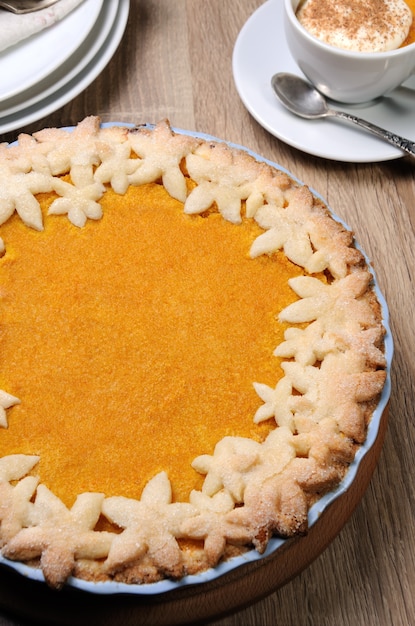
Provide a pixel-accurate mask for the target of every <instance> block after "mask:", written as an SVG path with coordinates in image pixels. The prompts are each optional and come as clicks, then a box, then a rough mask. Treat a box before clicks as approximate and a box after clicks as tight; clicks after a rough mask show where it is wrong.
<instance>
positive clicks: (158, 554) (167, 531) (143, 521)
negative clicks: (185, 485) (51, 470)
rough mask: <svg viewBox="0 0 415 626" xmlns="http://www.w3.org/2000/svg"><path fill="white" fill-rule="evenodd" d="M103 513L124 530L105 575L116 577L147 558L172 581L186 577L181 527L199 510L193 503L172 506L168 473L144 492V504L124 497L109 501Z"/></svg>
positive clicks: (113, 548)
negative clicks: (180, 538)
mask: <svg viewBox="0 0 415 626" xmlns="http://www.w3.org/2000/svg"><path fill="white" fill-rule="evenodd" d="M102 511H103V513H104V515H105V516H106V517H107V518H108V519H109V520H110V521H111V522H112V523H113V524H116V525H117V526H119V527H120V528H123V529H124V530H123V531H122V532H121V533H120V534H118V535H115V538H114V541H113V542H112V545H111V549H110V551H109V554H108V558H107V559H106V561H105V563H104V568H105V571H106V572H108V573H109V574H115V573H116V572H117V571H119V570H122V569H124V568H125V567H126V566H128V565H131V564H133V563H137V562H139V561H140V559H142V558H143V557H144V556H146V555H147V554H148V555H149V556H150V557H151V558H152V560H153V562H154V564H155V566H156V567H157V569H158V570H159V571H160V572H162V573H163V574H164V575H166V576H169V577H171V578H174V579H175V578H180V577H181V576H183V575H184V573H185V572H184V563H183V557H182V553H181V550H180V547H179V545H178V543H177V538H179V537H181V536H182V531H181V525H182V523H183V521H184V520H185V519H186V518H188V517H189V516H192V515H195V514H196V513H197V509H195V508H194V507H193V506H192V505H191V504H189V503H182V502H172V493H171V485H170V481H169V479H168V477H167V474H166V473H165V472H160V473H159V474H157V475H156V476H154V477H153V478H152V479H151V480H150V481H149V482H148V483H147V485H146V487H145V488H144V490H143V493H142V496H141V499H140V500H133V499H131V498H125V497H123V496H114V497H110V498H106V499H105V501H104V503H103V507H102Z"/></svg>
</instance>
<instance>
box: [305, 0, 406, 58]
mask: <svg viewBox="0 0 415 626" xmlns="http://www.w3.org/2000/svg"><path fill="white" fill-rule="evenodd" d="M297 18H298V20H299V21H300V23H301V24H302V25H303V26H304V28H305V29H306V30H307V31H308V32H309V33H310V34H312V35H314V37H317V38H318V39H320V40H322V41H324V42H325V43H328V44H330V45H332V46H335V47H337V48H343V49H345V50H352V51H354V52H385V51H387V50H395V49H397V48H399V47H400V46H401V45H402V44H403V42H404V41H405V39H406V37H407V36H408V33H409V29H410V27H411V24H412V20H413V16H412V12H411V9H410V8H409V6H408V5H407V4H406V2H404V0H304V1H303V2H301V3H300V5H299V8H298V10H297Z"/></svg>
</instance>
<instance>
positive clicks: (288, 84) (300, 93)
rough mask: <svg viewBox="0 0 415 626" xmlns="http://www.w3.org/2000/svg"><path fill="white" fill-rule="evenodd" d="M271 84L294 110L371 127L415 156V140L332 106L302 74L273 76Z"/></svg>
mask: <svg viewBox="0 0 415 626" xmlns="http://www.w3.org/2000/svg"><path fill="white" fill-rule="evenodd" d="M271 85H272V88H273V89H274V91H275V93H276V95H277V97H278V99H279V100H280V102H281V103H282V104H283V105H284V106H285V107H286V108H287V109H288V110H289V111H291V113H295V114H296V115H299V116H300V117H304V118H306V119H309V120H312V119H318V118H320V117H338V118H340V119H343V120H346V121H348V122H353V123H354V124H357V125H358V126H361V127H362V128H365V129H366V130H369V131H370V132H371V133H373V134H375V135H377V136H378V137H380V138H381V139H385V140H386V141H389V143H391V144H393V145H394V146H395V147H396V148H400V149H401V150H405V152H408V153H409V154H410V155H412V156H415V142H413V141H410V140H409V139H405V138H404V137H400V136H399V135H396V134H395V133H391V132H390V131H388V130H385V129H384V128H380V127H379V126H376V125H375V124H372V123H371V122H368V121H366V120H362V119H361V118H360V117H356V116H355V115H351V114H350V113H346V112H345V111H337V110H335V109H330V108H329V106H328V104H327V101H326V99H325V97H324V96H323V95H322V94H321V93H320V92H319V91H317V89H315V88H314V87H313V86H312V85H311V84H310V83H308V82H307V81H306V80H303V79H302V78H301V77H300V76H295V75H294V74H288V73H286V72H281V73H279V74H275V75H274V76H273V77H272V79H271Z"/></svg>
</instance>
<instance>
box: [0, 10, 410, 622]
mask: <svg viewBox="0 0 415 626" xmlns="http://www.w3.org/2000/svg"><path fill="white" fill-rule="evenodd" d="M108 1H109V0H108ZM276 1H278V0H276ZM280 1H282V0H280ZM261 4H262V2H261V0H228V1H226V0H225V1H224V0H174V1H172V0H132V2H131V8H130V16H129V21H128V24H127V28H126V32H125V35H124V37H123V39H122V41H121V44H120V46H119V48H118V50H117V52H116V53H115V55H114V57H113V58H112V60H111V61H110V63H109V64H108V66H107V67H106V68H105V69H104V70H103V72H102V73H101V74H100V76H99V77H98V78H97V79H96V80H95V81H94V82H93V83H92V84H91V85H90V86H89V87H88V88H87V89H86V90H85V91H84V92H83V93H81V94H80V95H79V96H78V97H76V98H75V99H74V100H73V101H71V102H70V103H69V104H67V105H66V106H64V107H63V108H61V109H60V110H58V111H56V112H55V113H53V114H51V115H49V116H48V117H47V118H44V119H41V120H39V121H38V122H36V123H33V124H31V125H30V126H28V127H25V128H24V129H22V130H24V131H25V132H33V131H35V130H37V129H39V128H42V127H44V126H64V125H71V124H74V123H76V122H77V121H79V120H81V119H82V118H83V117H85V116H86V115H89V114H98V115H100V116H101V118H102V120H103V121H115V120H117V121H124V122H133V123H142V122H156V121H158V120H160V119H162V118H165V117H167V118H169V120H170V122H171V123H172V125H173V126H176V127H179V128H183V129H189V130H197V131H201V132H206V133H210V134H212V135H215V136H217V137H221V138H223V139H226V140H229V141H232V142H236V143H239V144H242V145H245V146H247V147H249V148H251V149H252V150H254V151H256V152H257V153H259V154H261V155H263V156H265V157H267V158H269V159H271V160H273V161H275V162H277V163H280V164H282V165H284V166H285V167H286V168H287V169H288V170H290V171H291V172H293V173H294V174H295V175H296V176H297V177H298V178H300V179H301V180H302V181H304V182H306V183H307V184H309V185H310V186H312V187H313V188H314V189H316V190H317V191H318V192H319V193H321V194H322V195H323V197H325V198H326V200H327V201H328V203H329V204H330V206H331V207H332V208H333V209H334V210H335V212H336V213H337V214H338V215H339V216H340V217H341V218H343V219H344V220H345V221H346V222H347V223H348V224H349V225H350V226H351V227H352V228H353V230H354V232H355V234H356V238H357V240H358V241H359V242H360V244H361V245H362V246H363V248H364V249H365V251H366V252H367V253H368V255H369V257H370V258H371V259H372V261H373V264H374V267H375V270H376V272H377V277H378V281H379V283H380V286H381V289H382V291H383V293H384V295H385V296H386V299H387V302H388V305H389V308H390V314H391V326H392V332H393V335H394V341H395V357H394V364H393V380H392V383H393V391H392V397H391V402H390V413H389V426H388V431H387V435H386V440H385V443H384V447H383V451H382V454H381V457H380V460H379V463H378V466H377V469H376V471H375V474H374V476H373V479H372V481H371V483H370V486H369V488H368V490H367V492H366V494H365V496H364V498H363V500H362V501H361V503H360V505H359V506H358V508H357V510H356V511H355V512H354V514H353V515H352V517H351V519H350V520H349V522H348V523H347V524H346V526H345V527H344V528H343V530H342V531H341V532H340V534H339V535H338V536H337V538H336V539H335V540H334V541H333V542H332V543H331V544H330V546H329V547H328V548H327V549H326V550H325V552H324V553H323V554H322V555H321V556H320V557H319V558H318V559H317V560H316V561H314V562H313V563H312V564H311V565H310V566H309V567H308V568H307V569H306V571H304V572H303V573H301V574H300V575H299V576H297V577H296V578H295V579H294V580H292V581H291V582H289V583H288V584H286V585H285V586H284V587H282V588H280V589H279V590H277V591H275V592H274V593H272V595H270V596H268V597H266V598H265V599H262V600H261V601H259V602H257V603H256V604H254V605H253V606H250V607H248V608H246V609H244V610H243V611H242V612H239V613H238V614H235V615H230V616H228V617H225V618H221V619H219V621H216V622H215V624H216V626H239V625H240V624H244V625H246V626H277V625H278V626H306V625H307V626H360V625H361V626H363V625H364V626H390V625H392V626H400V625H402V626H409V625H410V624H415V592H414V590H415V524H414V513H415V487H414V485H415V464H414V457H415V419H414V418H415V357H414V354H415V332H414V319H415V316H414V304H415V298H414V296H415V289H414V284H415V260H414V251H415V160H413V159H412V160H411V158H410V157H405V158H402V159H397V160H392V161H386V162H381V163H363V164H360V163H357V164H353V163H341V162H334V161H328V160H325V159H322V158H317V157H313V156H309V155H307V154H305V153H303V152H300V151H298V150H296V149H294V148H291V147H289V146H287V145H285V144H284V143H282V142H281V141H279V140H277V139H276V138H274V137H273V136H271V135H270V134H269V133H268V132H267V131H265V130H264V129H263V128H262V127H261V126H259V124H258V123H257V122H255V121H254V119H253V118H252V117H251V116H250V115H249V113H248V112H247V111H246V109H245V108H244V105H243V104H242V102H241V100H240V99H239V96H238V94H237V91H236V89H235V86H234V82H233V76H232V66H231V58H232V51H233V46H234V44H235V40H236V38H237V35H238V33H239V31H240V29H241V28H242V26H243V25H244V23H245V22H246V20H247V19H248V18H249V17H250V15H251V14H252V13H253V12H254V11H255V10H256V9H257V8H258V7H259V6H260V5H261ZM51 53H53V52H51ZM414 124H415V95H414ZM19 131H20V129H19ZM19 131H17V130H16V131H15V132H12V133H9V134H8V135H7V136H3V137H1V140H6V141H11V140H13V139H15V138H16V136H17V134H18V132H19ZM321 141H322V142H324V137H321ZM22 601H24V600H23V599H22ZM21 624H22V622H21V621H19V619H15V618H13V617H10V616H5V615H3V616H0V626H21ZM74 626H76V625H74Z"/></svg>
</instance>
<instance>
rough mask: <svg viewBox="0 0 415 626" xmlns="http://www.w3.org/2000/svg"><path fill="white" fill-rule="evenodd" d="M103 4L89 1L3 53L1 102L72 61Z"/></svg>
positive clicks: (0, 56)
mask: <svg viewBox="0 0 415 626" xmlns="http://www.w3.org/2000/svg"><path fill="white" fill-rule="evenodd" d="M102 4H103V0H86V1H85V2H82V3H81V4H80V5H79V6H77V7H76V8H75V9H74V10H73V11H71V12H70V13H68V15H66V16H65V17H64V18H63V19H62V20H60V21H59V22H57V23H56V24H53V26H50V27H48V28H45V29H44V30H42V31H40V32H39V33H37V34H36V35H33V36H32V37H28V38H27V39H25V40H24V41H21V42H19V43H18V44H16V45H15V46H11V47H10V48H6V50H4V51H2V52H1V53H0V76H1V83H0V101H3V100H6V99H7V98H11V97H13V96H16V95H17V94H18V93H20V92H22V91H25V90H26V89H28V88H29V87H31V86H32V85H36V83H38V82H39V81H41V80H43V79H44V78H45V77H46V76H48V74H50V73H51V72H53V71H54V70H55V69H56V68H57V67H59V66H60V65H61V64H62V63H64V62H65V61H66V59H68V58H69V57H70V56H71V54H73V53H74V52H75V50H76V49H77V48H79V46H80V45H81V44H82V42H83V41H84V40H85V38H86V37H87V36H88V34H89V32H90V31H91V29H92V27H93V26H94V24H95V22H96V20H97V17H98V15H99V12H100V10H101V7H102Z"/></svg>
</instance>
